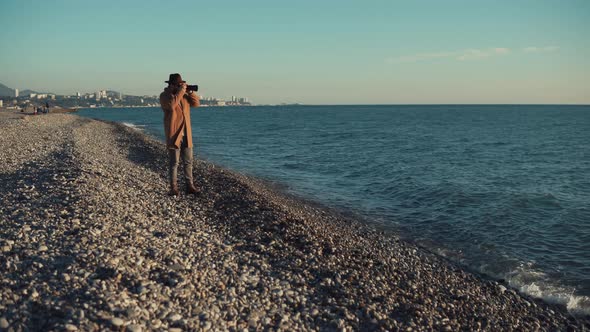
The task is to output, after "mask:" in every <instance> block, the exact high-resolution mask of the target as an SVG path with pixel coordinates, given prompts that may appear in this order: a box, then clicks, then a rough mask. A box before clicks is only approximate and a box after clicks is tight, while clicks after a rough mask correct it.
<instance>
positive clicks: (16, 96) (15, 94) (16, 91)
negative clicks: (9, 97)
mask: <svg viewBox="0 0 590 332" xmlns="http://www.w3.org/2000/svg"><path fill="white" fill-rule="evenodd" d="M14 97H15V98H18V89H14Z"/></svg>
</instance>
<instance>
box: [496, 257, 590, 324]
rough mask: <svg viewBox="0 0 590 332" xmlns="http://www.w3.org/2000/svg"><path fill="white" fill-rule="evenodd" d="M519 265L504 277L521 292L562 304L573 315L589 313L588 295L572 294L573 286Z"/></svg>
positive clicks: (589, 298) (589, 299)
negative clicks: (564, 284) (556, 281)
mask: <svg viewBox="0 0 590 332" xmlns="http://www.w3.org/2000/svg"><path fill="white" fill-rule="evenodd" d="M526 265H527V264H524V265H523V266H520V267H519V268H517V269H516V270H514V271H511V272H509V273H507V274H506V275H505V276H504V279H505V280H506V281H508V284H509V285H510V286H511V287H512V288H515V289H518V290H519V291H520V292H521V293H524V294H527V295H530V296H532V297H535V298H540V299H543V300H545V301H547V302H549V303H555V304H560V305H564V306H565V307H566V308H567V310H568V311H569V312H570V313H572V314H574V315H582V316H585V315H590V297H589V296H580V295H574V293H575V288H569V287H566V286H562V285H556V284H554V283H553V282H552V281H551V280H550V279H549V278H548V277H547V275H546V274H545V273H543V272H541V271H535V270H532V269H528V268H529V266H526Z"/></svg>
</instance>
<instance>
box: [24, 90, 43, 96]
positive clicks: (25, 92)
mask: <svg viewBox="0 0 590 332" xmlns="http://www.w3.org/2000/svg"><path fill="white" fill-rule="evenodd" d="M31 93H42V92H37V91H33V90H29V89H27V90H23V91H19V92H18V94H19V95H20V96H28V95H30V94H31Z"/></svg>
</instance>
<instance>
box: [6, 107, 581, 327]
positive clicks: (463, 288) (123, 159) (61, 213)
mask: <svg viewBox="0 0 590 332" xmlns="http://www.w3.org/2000/svg"><path fill="white" fill-rule="evenodd" d="M0 132H1V133H2V135H1V136H0V151H2V153H1V154H0V164H1V165H2V167H1V168H0V188H2V189H1V191H0V200H1V202H2V204H1V205H0V330H1V331H4V330H7V331H21V330H43V331H45V330H68V331H76V330H83V331H93V330H94V331H96V330H109V329H110V330H115V331H123V330H124V331H142V330H162V331H164V330H167V331H184V330H203V331H207V330H215V331H224V330H228V331H255V330H284V331H293V330H297V331H304V330H322V331H324V330H328V331H330V330H337V331H357V330H361V331H372V330H402V331H422V330H425V331H433V330H434V331H457V330H469V331H475V330H485V331H499V330H502V331H506V330H508V331H509V330H526V331H535V330H540V331H543V330H547V331H554V330H559V331H561V330H573V331H576V330H580V331H584V330H590V321H589V320H588V319H586V318H579V317H578V318H575V317H572V316H570V315H569V314H568V313H567V312H566V311H565V310H563V309H562V308H560V307H557V306H554V305H550V304H547V303H545V302H543V301H540V300H533V299H531V298H529V297H526V296H522V295H520V294H518V293H517V292H515V291H514V290H512V289H509V288H507V287H505V286H504V285H501V284H499V283H497V282H495V281H490V280H484V279H482V278H479V277H477V276H475V275H473V274H471V273H468V272H465V271H464V270H462V269H460V268H458V267H457V266H455V265H453V264H451V263H449V262H447V261H445V260H444V259H441V258H440V257H437V256H435V255H433V254H430V253H428V252H426V251H424V250H421V249H419V248H417V247H415V246H414V245H412V244H409V243H406V242H404V241H401V240H399V239H397V238H395V237H393V236H387V235H384V234H382V233H380V232H378V231H376V230H373V229H371V228H370V227H367V226H365V225H363V224H361V223H359V222H357V221H355V220H350V219H347V218H344V217H342V216H339V215H337V214H334V213H331V212H330V211H328V210H326V209H322V208H320V207H317V206H315V205H310V204H306V203H305V202H303V201H301V200H297V199H295V198H293V197H289V196H288V195H284V194H282V193H280V192H277V191H276V190H273V189H271V188H270V187H269V186H267V185H265V184H264V183H263V182H262V181H259V180H257V179H254V178H251V177H247V176H244V175H240V174H237V173H235V172H231V171H228V170H226V169H223V168H220V167H218V166H215V165H213V164H210V163H207V162H204V161H201V160H197V161H196V162H195V170H194V172H195V179H197V184H198V186H200V188H201V189H202V190H203V193H202V195H200V196H198V197H195V196H192V195H190V196H187V195H181V196H180V197H178V198H174V197H168V196H166V191H167V187H166V157H165V147H164V146H163V144H162V143H160V142H158V141H156V140H155V139H153V138H150V137H148V136H146V135H144V134H142V133H141V132H139V131H136V130H133V129H131V128H127V127H125V126H123V125H119V124H114V123H107V122H102V121H96V120H91V119H87V118H81V117H78V116H75V115H71V114H48V115H44V116H26V117H24V118H18V117H2V116H0Z"/></svg>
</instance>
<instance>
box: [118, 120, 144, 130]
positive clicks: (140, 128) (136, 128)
mask: <svg viewBox="0 0 590 332" xmlns="http://www.w3.org/2000/svg"><path fill="white" fill-rule="evenodd" d="M122 124H123V125H125V126H127V127H129V128H132V129H135V130H143V128H144V127H145V125H136V124H133V123H130V122H122Z"/></svg>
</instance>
